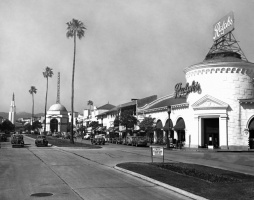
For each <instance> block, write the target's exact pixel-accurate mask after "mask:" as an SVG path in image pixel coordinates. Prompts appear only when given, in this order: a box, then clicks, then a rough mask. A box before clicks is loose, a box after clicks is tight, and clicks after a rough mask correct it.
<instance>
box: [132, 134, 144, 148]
mask: <svg viewBox="0 0 254 200" xmlns="http://www.w3.org/2000/svg"><path fill="white" fill-rule="evenodd" d="M132 145H133V146H136V147H137V146H147V139H146V137H144V136H136V137H134V138H133V140H132Z"/></svg>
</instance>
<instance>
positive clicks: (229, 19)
mask: <svg viewBox="0 0 254 200" xmlns="http://www.w3.org/2000/svg"><path fill="white" fill-rule="evenodd" d="M213 30H214V36H213V40H214V41H215V40H218V39H220V38H221V37H222V36H224V35H226V34H227V33H229V32H231V31H232V30H234V13H233V12H230V13H229V14H227V15H226V16H224V17H223V18H221V19H220V21H218V22H217V23H216V24H215V25H214V27H213Z"/></svg>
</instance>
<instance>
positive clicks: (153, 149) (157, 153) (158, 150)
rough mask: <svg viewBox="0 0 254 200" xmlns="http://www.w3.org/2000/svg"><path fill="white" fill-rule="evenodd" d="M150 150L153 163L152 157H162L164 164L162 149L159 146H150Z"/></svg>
mask: <svg viewBox="0 0 254 200" xmlns="http://www.w3.org/2000/svg"><path fill="white" fill-rule="evenodd" d="M150 148H151V158H152V162H153V156H162V157H163V163H164V147H161V146H150Z"/></svg>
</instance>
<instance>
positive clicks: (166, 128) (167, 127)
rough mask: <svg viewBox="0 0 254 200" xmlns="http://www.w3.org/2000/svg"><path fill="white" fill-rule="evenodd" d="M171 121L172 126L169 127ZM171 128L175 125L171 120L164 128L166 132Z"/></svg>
mask: <svg viewBox="0 0 254 200" xmlns="http://www.w3.org/2000/svg"><path fill="white" fill-rule="evenodd" d="M169 121H170V126H169ZM169 127H170V128H173V123H172V121H171V120H168V121H167V123H166V124H165V126H164V127H163V130H164V131H168V130H169Z"/></svg>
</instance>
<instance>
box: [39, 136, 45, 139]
mask: <svg viewBox="0 0 254 200" xmlns="http://www.w3.org/2000/svg"><path fill="white" fill-rule="evenodd" d="M37 138H38V139H39V138H42V139H44V138H46V136H44V135H39V136H37Z"/></svg>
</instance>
